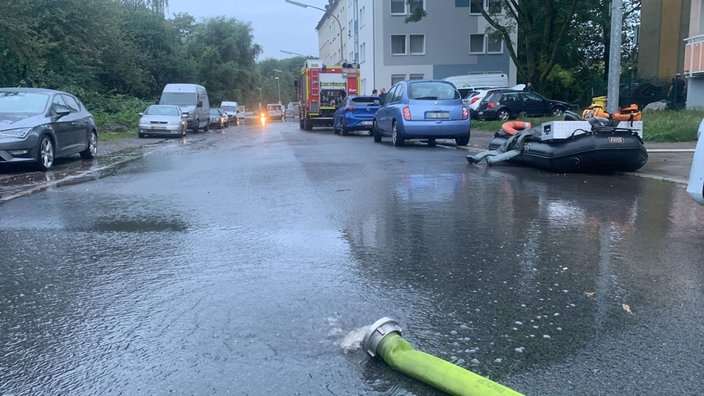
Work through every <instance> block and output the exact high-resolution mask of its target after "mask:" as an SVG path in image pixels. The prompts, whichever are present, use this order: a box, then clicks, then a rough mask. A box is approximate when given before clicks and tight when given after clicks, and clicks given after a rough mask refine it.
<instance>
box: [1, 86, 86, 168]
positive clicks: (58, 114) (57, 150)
mask: <svg viewBox="0 0 704 396" xmlns="http://www.w3.org/2000/svg"><path fill="white" fill-rule="evenodd" d="M97 147H98V129H97V127H96V126H95V119H94V118H93V115H92V114H91V113H89V112H88V110H86V108H85V106H83V103H81V101H80V100H78V98H77V97H75V96H73V95H71V94H69V93H66V92H62V91H56V90H52V89H43V88H0V164H1V163H16V162H27V163H34V164H36V165H37V167H38V168H39V169H40V170H43V171H46V170H49V169H50V168H51V167H52V166H53V165H54V159H55V158H59V157H67V156H71V155H75V154H80V155H81V158H83V159H92V158H94V157H95V155H96V153H97Z"/></svg>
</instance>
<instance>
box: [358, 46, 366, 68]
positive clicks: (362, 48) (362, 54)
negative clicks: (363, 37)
mask: <svg viewBox="0 0 704 396" xmlns="http://www.w3.org/2000/svg"><path fill="white" fill-rule="evenodd" d="M366 61H367V43H362V44H360V45H359V63H364V62H366Z"/></svg>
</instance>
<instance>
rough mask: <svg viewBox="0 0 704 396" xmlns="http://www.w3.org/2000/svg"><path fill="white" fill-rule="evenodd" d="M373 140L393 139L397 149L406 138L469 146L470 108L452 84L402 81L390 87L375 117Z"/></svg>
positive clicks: (430, 143) (437, 81)
mask: <svg viewBox="0 0 704 396" xmlns="http://www.w3.org/2000/svg"><path fill="white" fill-rule="evenodd" d="M373 134H374V141H375V142H381V139H382V137H383V136H391V140H392V142H393V144H394V145H395V146H403V144H404V142H405V141H406V140H407V139H427V140H428V144H429V145H431V146H432V145H435V140H436V139H454V140H455V143H456V144H457V145H458V146H466V145H467V143H469V135H470V119H469V108H467V106H465V105H464V103H462V98H461V97H460V93H459V92H458V91H457V89H456V88H455V86H454V85H452V83H450V82H447V81H443V80H413V81H401V82H399V83H397V84H396V85H394V86H393V87H391V89H390V90H389V92H388V93H387V95H386V99H385V101H384V103H383V105H382V106H381V107H380V108H379V110H378V111H377V112H376V114H375V115H374V124H373Z"/></svg>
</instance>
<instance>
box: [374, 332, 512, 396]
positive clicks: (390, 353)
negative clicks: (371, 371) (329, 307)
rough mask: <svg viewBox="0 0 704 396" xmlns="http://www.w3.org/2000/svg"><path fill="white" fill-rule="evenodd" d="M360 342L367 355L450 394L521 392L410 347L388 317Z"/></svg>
mask: <svg viewBox="0 0 704 396" xmlns="http://www.w3.org/2000/svg"><path fill="white" fill-rule="evenodd" d="M362 345H363V348H364V350H365V351H366V352H367V353H368V354H369V355H370V356H372V357H375V356H379V357H381V358H382V359H383V360H384V361H385V362H386V363H387V364H388V365H389V366H391V367H392V368H393V369H395V370H396V371H399V372H401V373H403V374H406V375H408V376H409V377H413V378H415V379H417V380H419V381H422V382H424V383H426V384H428V385H431V386H433V387H435V388H437V389H440V390H442V391H444V392H446V393H449V394H451V395H460V396H470V395H471V396H479V395H481V396H495V395H497V396H498V395H520V393H518V392H516V391H514V390H512V389H509V388H507V387H505V386H503V385H501V384H498V383H496V382H493V381H491V380H489V379H487V378H484V377H482V376H480V375H478V374H475V373H473V372H471V371H468V370H465V369H463V368H461V367H459V366H456V365H454V364H452V363H450V362H448V361H445V360H442V359H440V358H437V357H435V356H432V355H429V354H427V353H425V352H420V351H417V350H415V349H413V347H412V346H411V344H410V343H408V341H406V340H404V339H403V338H401V327H400V326H399V325H398V323H396V321H394V320H393V319H390V318H381V319H379V320H378V321H376V322H375V323H374V324H373V325H372V326H371V328H370V329H369V331H368V332H367V333H366V335H365V336H364V340H363V343H362Z"/></svg>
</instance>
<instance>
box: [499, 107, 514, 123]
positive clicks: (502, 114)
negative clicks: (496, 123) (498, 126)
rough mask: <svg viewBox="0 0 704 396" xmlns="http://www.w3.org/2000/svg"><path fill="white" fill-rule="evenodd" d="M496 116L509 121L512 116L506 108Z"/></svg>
mask: <svg viewBox="0 0 704 396" xmlns="http://www.w3.org/2000/svg"><path fill="white" fill-rule="evenodd" d="M496 118H497V119H499V120H501V121H508V120H509V119H510V118H511V113H509V112H508V110H506V109H501V110H499V111H498V112H496Z"/></svg>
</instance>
